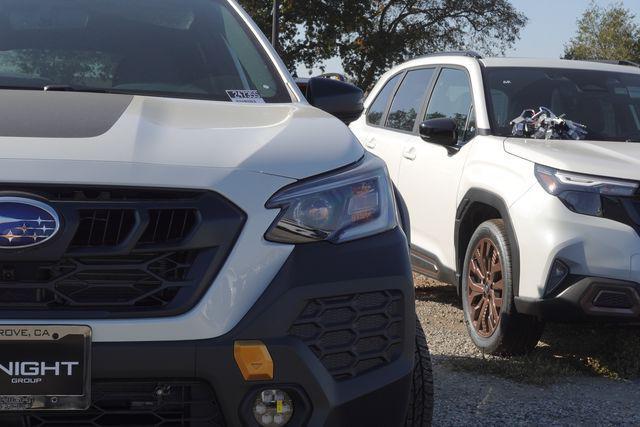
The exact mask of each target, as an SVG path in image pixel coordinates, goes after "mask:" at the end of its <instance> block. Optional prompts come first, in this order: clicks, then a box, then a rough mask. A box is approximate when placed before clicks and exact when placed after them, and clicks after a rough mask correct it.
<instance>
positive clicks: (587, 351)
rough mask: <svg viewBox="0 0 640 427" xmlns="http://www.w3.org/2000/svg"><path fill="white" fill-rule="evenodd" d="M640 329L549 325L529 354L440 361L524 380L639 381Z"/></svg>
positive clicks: (451, 358) (482, 372) (548, 382)
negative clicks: (592, 378)
mask: <svg viewBox="0 0 640 427" xmlns="http://www.w3.org/2000/svg"><path fill="white" fill-rule="evenodd" d="M639 354H640V328H639V327H637V326H621V325H558V324H552V325H547V332H546V333H545V335H544V336H543V338H542V340H541V341H540V343H539V344H538V347H537V348H536V349H535V350H534V351H533V352H532V353H531V354H529V355H527V356H521V357H512V358H502V357H494V356H485V357H484V358H482V357H459V356H447V355H441V356H440V357H438V359H439V361H440V362H441V363H443V364H444V365H446V366H448V367H450V368H452V369H455V370H462V371H468V372H474V373H481V374H490V375H495V376H498V377H502V378H506V379H510V380H514V381H519V382H525V383H529V384H535V385H548V384H553V383H555V382H557V381H558V380H560V379H561V378H562V377H567V376H575V375H589V376H600V377H605V378H612V379H637V378H640V357H639V356H638V355H639Z"/></svg>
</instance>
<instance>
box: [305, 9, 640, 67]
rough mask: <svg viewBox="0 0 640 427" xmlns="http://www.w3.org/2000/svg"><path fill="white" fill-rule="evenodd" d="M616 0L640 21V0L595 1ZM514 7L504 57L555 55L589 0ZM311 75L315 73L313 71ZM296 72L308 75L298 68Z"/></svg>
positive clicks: (331, 63)
mask: <svg viewBox="0 0 640 427" xmlns="http://www.w3.org/2000/svg"><path fill="white" fill-rule="evenodd" d="M618 1H620V2H621V3H622V4H623V5H624V7H626V8H628V9H630V10H631V11H632V12H633V13H635V15H636V20H637V21H638V22H640V0H597V1H596V3H597V4H598V5H600V6H603V7H607V6H609V5H610V4H612V3H616V2H618ZM511 3H512V4H513V5H514V7H515V8H516V9H517V10H518V11H520V12H522V13H524V14H525V15H526V16H527V17H528V18H529V22H528V24H527V26H526V27H525V28H524V30H523V31H522V32H521V37H520V41H518V42H517V43H516V44H515V46H514V47H513V48H512V49H511V50H509V51H507V52H506V56H519V57H534V58H559V57H561V56H562V54H563V53H564V45H565V44H566V43H567V42H568V41H569V40H570V39H571V38H572V37H573V36H574V35H575V33H576V29H577V23H576V22H577V20H578V18H579V17H580V16H582V13H583V12H584V11H585V9H587V7H588V6H589V3H590V0H511ZM326 65H327V70H326V71H327V72H342V71H343V70H342V66H341V65H340V61H339V60H337V59H332V60H330V61H328V62H327V64H326ZM312 73H313V74H317V73H319V71H318V70H313V71H312ZM298 74H299V75H300V76H301V77H302V76H307V75H309V71H308V70H307V69H306V68H304V67H301V68H299V69H298Z"/></svg>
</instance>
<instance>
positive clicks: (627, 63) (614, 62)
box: [589, 59, 640, 68]
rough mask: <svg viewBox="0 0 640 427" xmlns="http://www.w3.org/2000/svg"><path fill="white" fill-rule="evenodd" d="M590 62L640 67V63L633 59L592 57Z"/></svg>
mask: <svg viewBox="0 0 640 427" xmlns="http://www.w3.org/2000/svg"><path fill="white" fill-rule="evenodd" d="M589 62H598V63H600V64H612V65H626V66H629V67H637V68H640V64H638V63H636V62H633V61H627V60H625V59H621V60H608V59H591V60H589Z"/></svg>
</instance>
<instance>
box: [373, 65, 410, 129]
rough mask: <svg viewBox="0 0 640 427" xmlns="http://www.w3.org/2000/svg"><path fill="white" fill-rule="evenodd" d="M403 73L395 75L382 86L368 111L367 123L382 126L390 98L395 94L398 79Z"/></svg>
mask: <svg viewBox="0 0 640 427" xmlns="http://www.w3.org/2000/svg"><path fill="white" fill-rule="evenodd" d="M401 76H402V74H398V75H396V76H394V77H393V78H392V79H391V80H389V81H388V82H387V84H386V85H385V86H384V87H383V88H382V90H381V91H380V93H379V94H378V96H377V97H376V100H375V101H373V103H372V104H371V107H369V112H368V113H367V123H369V124H370V125H374V126H382V119H383V117H384V113H385V111H386V110H387V105H389V100H390V99H391V97H392V96H393V92H394V91H395V90H396V86H397V85H398V81H399V80H400V77H401Z"/></svg>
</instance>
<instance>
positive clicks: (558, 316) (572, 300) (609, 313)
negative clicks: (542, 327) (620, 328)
mask: <svg viewBox="0 0 640 427" xmlns="http://www.w3.org/2000/svg"><path fill="white" fill-rule="evenodd" d="M602 289H604V290H611V291H624V292H629V295H630V299H631V300H634V301H633V306H632V308H630V309H615V308H610V309H607V308H600V307H594V306H593V303H592V301H593V299H594V298H595V297H596V296H597V292H599V291H600V290H602ZM515 305H516V309H517V310H518V313H522V314H528V315H531V316H536V317H538V318H540V319H542V320H548V321H558V322H573V321H588V320H594V319H605V320H608V321H632V322H637V321H639V320H640V284H638V283H635V282H628V281H624V280H614V279H607V278H599V277H585V278H582V279H580V280H578V281H577V282H575V283H573V284H571V285H570V286H569V287H567V288H566V289H565V290H564V291H562V292H560V293H559V294H557V295H555V296H553V297H550V298H545V299H536V298H524V297H515Z"/></svg>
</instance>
